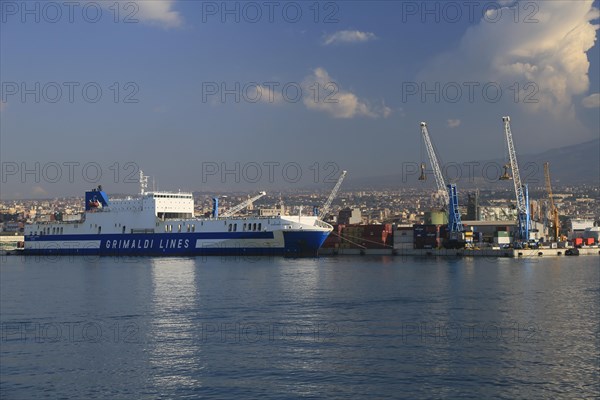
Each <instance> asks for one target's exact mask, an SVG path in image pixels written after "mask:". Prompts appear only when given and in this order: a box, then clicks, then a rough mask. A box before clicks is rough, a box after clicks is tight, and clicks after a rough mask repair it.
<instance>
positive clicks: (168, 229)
mask: <svg viewBox="0 0 600 400" xmlns="http://www.w3.org/2000/svg"><path fill="white" fill-rule="evenodd" d="M184 228H185V229H186V230H187V231H188V232H196V225H195V224H191V225H190V224H188V225H187V226H185V227H184ZM181 230H182V225H181V224H178V225H177V232H181ZM165 232H167V233H169V232H173V225H165Z"/></svg>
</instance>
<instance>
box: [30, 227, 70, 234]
mask: <svg viewBox="0 0 600 400" xmlns="http://www.w3.org/2000/svg"><path fill="white" fill-rule="evenodd" d="M63 232H64V231H63V227H62V226H58V227H57V226H55V227H52V228H51V227H47V228H44V229H42V230H41V231H39V232H38V231H31V235H34V236H37V235H38V233H39V234H40V236H43V235H62V234H63Z"/></svg>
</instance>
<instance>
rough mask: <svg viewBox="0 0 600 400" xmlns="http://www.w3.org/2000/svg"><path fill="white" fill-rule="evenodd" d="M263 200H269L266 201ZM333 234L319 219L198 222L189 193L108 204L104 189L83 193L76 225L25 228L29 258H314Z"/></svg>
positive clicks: (255, 218)
mask: <svg viewBox="0 0 600 400" xmlns="http://www.w3.org/2000/svg"><path fill="white" fill-rule="evenodd" d="M262 195H264V192H263V193H262ZM332 229H333V227H332V226H331V225H329V224H327V223H325V222H323V221H321V220H320V219H319V218H318V217H317V216H303V215H296V216H291V215H275V216H252V217H239V216H238V217H236V216H235V215H231V213H225V214H224V216H219V215H218V200H217V199H214V209H213V214H212V216H211V217H210V218H196V217H194V199H193V196H192V194H191V193H181V192H162V191H156V192H154V191H152V192H146V191H145V190H144V186H143V185H142V190H141V193H140V195H139V196H136V197H135V198H132V197H129V198H126V199H116V200H110V199H109V197H108V195H107V194H106V193H105V192H104V191H103V190H102V187H101V186H99V187H98V188H97V189H94V190H91V191H88V192H86V193H85V212H84V213H83V215H82V218H81V220H79V221H76V222H49V223H33V224H28V225H26V226H25V241H24V252H25V253H26V254H52V255H73V254H75V255H123V256H146V255H148V256H162V255H164V256H200V255H251V256H265V255H281V256H292V257H304V256H316V255H317V252H318V250H319V248H320V247H321V245H322V244H323V242H324V241H325V239H326V238H327V236H328V235H329V233H330V232H331V231H332Z"/></svg>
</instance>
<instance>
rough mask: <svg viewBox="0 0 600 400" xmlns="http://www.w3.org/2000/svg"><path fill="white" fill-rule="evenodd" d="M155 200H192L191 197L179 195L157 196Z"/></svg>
mask: <svg viewBox="0 0 600 400" xmlns="http://www.w3.org/2000/svg"><path fill="white" fill-rule="evenodd" d="M154 198H155V199H191V198H192V196H190V195H187V196H186V195H177V194H155V195H154Z"/></svg>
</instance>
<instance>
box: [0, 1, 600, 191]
mask: <svg viewBox="0 0 600 400" xmlns="http://www.w3.org/2000/svg"><path fill="white" fill-rule="evenodd" d="M1 3H2V24H1V31H0V33H1V35H0V36H1V37H0V44H1V50H0V68H1V69H0V74H1V76H0V78H1V81H2V101H3V102H2V103H1V104H2V105H1V109H0V117H1V122H0V128H1V149H0V156H1V158H2V162H3V165H4V166H5V169H6V168H7V165H8V164H6V163H9V164H10V165H8V168H12V166H14V165H18V166H19V168H22V167H26V168H35V166H34V165H35V162H40V163H41V166H42V168H43V167H44V166H45V165H46V166H47V165H48V163H52V162H56V163H58V164H60V165H62V164H63V163H65V162H80V163H81V165H83V164H84V163H88V162H95V163H98V164H99V165H100V167H101V169H102V172H103V174H104V176H105V177H108V176H111V179H105V180H104V181H106V180H108V182H104V181H102V182H99V183H104V184H105V186H107V185H110V186H113V187H114V189H119V190H121V189H122V190H128V188H131V190H132V191H133V190H135V186H132V185H126V184H125V185H124V184H123V182H122V180H123V179H122V176H121V175H120V176H119V178H118V179H114V178H113V177H112V175H110V174H112V173H113V172H111V171H112V170H110V166H111V165H114V163H115V162H117V163H119V166H120V167H119V168H121V166H122V165H124V164H125V163H127V162H134V163H135V164H136V165H139V166H140V167H141V168H143V169H144V170H145V171H146V172H147V173H148V174H150V175H153V176H155V177H156V179H157V180H158V181H159V182H160V186H161V189H178V188H182V189H187V190H202V189H206V190H219V188H221V187H223V188H227V189H229V190H231V189H233V188H235V187H236V186H239V187H240V188H243V189H245V188H249V187H252V184H251V183H248V182H240V183H239V184H238V183H237V182H235V179H233V178H231V177H229V178H228V177H226V179H224V180H225V182H221V181H220V180H218V179H205V181H204V182H203V181H202V180H201V179H200V178H199V176H200V174H201V171H200V170H201V169H202V168H203V164H202V163H203V162H204V163H207V162H208V163H217V164H218V165H227V166H231V167H233V166H234V165H235V162H240V163H241V165H248V163H258V164H261V165H262V164H264V163H265V162H280V163H281V164H284V163H286V162H296V163H298V164H299V165H300V166H301V168H302V170H303V173H304V175H305V176H308V175H309V174H310V173H311V172H310V171H311V170H310V167H311V166H312V165H314V164H313V163H315V162H318V163H319V165H321V166H322V165H324V164H326V163H327V162H334V163H336V164H337V165H339V166H340V168H343V169H348V170H349V171H350V174H351V175H352V176H355V177H364V176H376V175H389V174H391V173H394V172H397V171H396V170H398V169H399V163H401V162H420V161H421V156H420V152H421V138H420V131H419V122H420V121H422V120H425V121H427V122H428V123H429V128H430V133H431V135H432V139H433V141H434V142H435V144H436V147H437V148H438V149H439V150H440V152H441V153H442V154H441V158H442V159H443V160H444V161H446V162H448V161H456V162H462V161H468V160H473V159H478V160H486V159H494V158H500V157H502V156H503V155H504V144H503V135H502V124H501V117H502V116H503V115H506V114H509V115H511V117H512V121H513V133H514V135H515V141H516V144H517V146H518V151H519V152H520V153H523V154H524V153H536V152H541V151H543V150H546V149H549V148H556V147H561V146H564V145H569V144H575V143H582V142H585V141H589V140H592V139H595V138H598V137H599V136H600V133H599V132H600V125H599V114H600V113H599V110H598V107H599V102H600V99H599V95H598V93H599V91H600V90H599V85H600V80H599V74H598V71H599V70H600V66H599V51H598V43H597V41H596V37H597V25H598V23H599V21H598V11H597V7H598V4H597V2H595V3H593V2H592V1H578V2H572V1H564V2H561V1H551V2H545V1H539V2H531V1H528V2H517V3H515V2H512V1H500V2H497V3H492V2H472V3H471V7H472V9H471V12H472V14H469V13H470V10H469V8H467V7H466V6H465V5H464V4H465V3H464V2H450V3H452V5H451V6H447V5H446V4H447V3H448V2H439V3H436V2H391V1H380V2H378V1H369V2H367V1H348V2H321V3H313V2H273V3H271V4H273V7H274V8H273V14H272V20H270V18H269V17H270V16H269V9H268V8H267V6H265V5H264V4H265V3H264V2H256V3H251V4H252V6H247V5H246V4H248V3H241V2H239V3H237V2H228V3H222V2H200V1H198V2H196V1H159V0H152V1H138V2H127V1H123V2H120V3H117V5H118V6H119V9H120V12H119V15H118V16H116V15H115V6H114V4H115V2H114V1H109V2H86V1H81V2H80V3H78V4H79V5H78V7H76V8H74V10H73V20H72V21H70V20H69V18H70V16H69V15H68V12H69V10H68V9H66V8H65V7H64V6H62V2H57V3H53V4H54V5H56V6H57V8H60V9H61V13H62V15H61V16H58V14H56V10H55V9H53V8H52V7H51V6H50V7H47V6H45V4H46V3H43V2H35V1H30V2H12V1H5V0H2V2H1ZM36 4H37V5H36ZM223 4H227V6H226V7H228V8H229V9H230V10H233V11H232V13H229V14H225V15H224V14H223V12H224V11H225V10H224V9H223V7H224V6H223ZM315 4H317V7H315ZM255 6H256V7H255ZM36 7H38V8H37V9H36ZM44 7H47V8H44ZM236 7H237V9H236ZM252 7H254V8H252ZM257 7H258V9H260V10H261V13H262V15H261V16H260V17H256V19H257V22H254V23H253V22H251V21H250V20H251V19H253V18H255V16H256V15H257V14H256V13H255V11H256V9H257ZM452 7H454V8H452ZM486 7H487V9H488V10H489V11H488V13H487V14H485V15H484V13H483V10H484V9H486ZM500 7H503V8H500ZM84 8H85V9H86V10H87V11H86V12H88V14H86V15H84V14H83V9H84ZM284 8H285V10H287V13H284V11H283V10H284ZM316 9H318V15H316V14H315V10H316ZM25 10H33V11H32V12H31V13H29V14H27V13H24V11H25ZM98 10H101V13H102V14H101V17H99V18H98V19H99V20H98V22H95V23H93V22H91V20H92V19H93V18H94V17H95V12H96V11H98ZM297 10H301V12H302V15H301V16H299V17H298V18H296V19H297V21H294V18H295V16H296V15H297V14H296V11H297ZM427 10H429V12H428V13H427V12H426V11H427ZM457 10H458V12H460V14H457V13H456V11H457ZM516 10H518V13H517V11H516ZM130 13H133V18H134V19H136V20H137V22H135V23H125V22H124V21H123V20H124V18H125V17H126V15H127V14H130ZM36 18H39V22H38V21H36ZM115 18H116V19H117V21H118V22H116V23H115ZM236 18H238V19H239V20H238V21H236ZM54 19H56V22H52V20H54ZM223 19H225V21H223ZM315 19H316V21H315ZM36 82H39V84H40V87H39V89H37V87H36V86H35V85H36ZM69 82H73V83H71V84H70V83H69ZM115 83H116V86H115ZM236 83H238V84H239V85H240V89H242V88H244V87H245V88H246V89H247V90H246V91H245V92H244V93H240V101H239V102H236V101H235V97H234V95H232V94H230V95H227V96H225V98H221V96H220V94H219V93H216V94H211V93H212V92H211V93H208V92H206V91H207V90H208V89H214V88H215V87H217V88H219V90H220V89H221V87H222V86H221V85H224V86H225V87H227V88H229V89H235V87H236V86H235V85H236ZM86 84H87V85H88V90H91V92H89V93H92V94H91V95H90V96H93V95H94V93H95V92H94V90H95V88H96V87H99V88H100V89H101V90H102V95H101V96H100V97H99V100H98V101H97V102H95V103H94V102H91V101H89V99H88V100H86V98H85V97H84V93H83V90H82V88H83V86H84V85H86ZM23 85H24V86H23ZM56 85H58V86H60V87H61V88H62V93H61V94H60V95H58V94H57V93H58V92H56V90H55V86H56ZM67 85H72V86H71V87H73V88H74V89H73V99H72V101H70V100H71V99H69V96H68V86H67ZM269 85H270V86H269ZM285 85H288V86H287V87H288V89H289V91H288V92H287V93H288V96H287V97H286V96H285V95H284V94H283V93H282V88H283V87H284V86H285ZM327 85H329V86H327ZM332 85H333V86H332ZM436 85H437V86H436ZM496 87H500V88H501V89H502V94H501V95H498V93H497V92H496ZM23 88H28V89H29V90H30V91H32V92H33V93H30V94H27V95H24V97H23V93H22V89H23ZM90 88H91V89H90ZM270 88H271V89H274V90H271V89H270ZM298 88H300V89H301V91H302V97H301V98H300V99H298V100H297V101H296V102H293V101H292V100H294V99H292V98H291V97H294V96H295V93H296V90H297V89H298ZM315 88H319V89H320V91H319V94H320V96H319V98H318V100H317V99H315V96H314V94H315ZM333 88H335V89H336V93H332V89H333ZM457 88H458V89H460V90H461V94H462V97H461V98H460V99H459V100H458V101H456V99H457V96H458V92H457ZM469 88H471V89H472V92H471V94H472V95H473V98H472V100H470V99H469V98H468V97H469ZM483 88H486V90H487V92H484V90H483ZM117 89H118V97H117V101H116V102H115V98H114V96H115V95H117ZM422 89H429V90H430V93H429V94H427V95H425V96H424V97H422ZM203 90H204V92H203ZM415 90H416V92H415ZM36 94H37V95H39V96H40V101H39V102H36V99H35V96H36ZM328 94H330V95H331V96H330V99H331V100H333V101H335V102H333V103H332V102H325V101H324V97H325V96H327V95H328ZM128 95H129V97H127V96H128ZM258 95H260V96H261V100H258V101H254V100H255V99H256V98H257V96H258ZM436 96H437V99H436ZM515 96H517V97H515ZM494 97H495V99H494ZM126 98H127V99H129V100H137V102H133V103H129V102H125V101H124V100H125V99H126ZM266 99H272V101H265V100H266ZM526 99H527V100H530V101H531V100H533V101H534V102H526V101H525V100H526ZM53 100H56V102H54V103H53V102H52V101H53ZM315 100H317V101H315ZM11 171H12V170H11ZM46 172H48V171H46ZM66 172H67V169H66V168H63V170H62V173H63V177H62V178H60V179H56V181H57V182H51V180H52V179H45V177H44V176H41V178H40V179H39V182H36V179H35V174H33V175H26V176H25V179H22V178H21V176H20V173H15V174H14V175H12V174H7V171H6V170H4V171H3V182H2V193H0V195H1V196H2V197H3V198H10V197H33V196H44V195H48V196H59V195H61V194H66V195H73V194H78V193H79V192H80V191H82V190H84V189H85V188H87V187H89V186H90V182H88V181H87V180H85V179H81V176H80V174H79V171H78V170H77V171H76V172H77V173H78V174H79V175H76V177H75V179H73V182H70V181H69V180H68V179H66V177H64V175H65V174H66ZM122 172H127V171H122ZM263 172H265V170H263ZM41 175H44V174H41ZM46 178H47V177H46ZM243 180H244V179H242V181H243ZM115 181H118V182H115ZM117 183H118V184H117ZM263 183H264V182H259V183H258V185H260V184H263ZM289 183H290V182H289V181H288V180H284V179H275V182H273V185H271V186H273V187H275V188H277V187H278V185H279V186H281V187H284V186H289V185H288V184H289Z"/></svg>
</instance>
